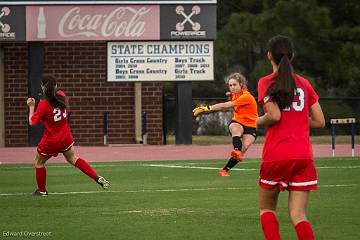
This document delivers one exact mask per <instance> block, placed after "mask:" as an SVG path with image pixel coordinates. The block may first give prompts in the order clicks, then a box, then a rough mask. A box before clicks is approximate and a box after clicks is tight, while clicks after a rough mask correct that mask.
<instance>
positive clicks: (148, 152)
mask: <svg viewBox="0 0 360 240" xmlns="http://www.w3.org/2000/svg"><path fill="white" fill-rule="evenodd" d="M75 150H76V152H77V155H78V156H81V157H82V158H83V159H85V160H87V161H89V162H115V161H116V162H118V161H159V160H207V159H227V158H228V157H229V152H230V151H231V146H230V145H210V146H199V145H176V146H175V145H165V146H153V145H145V146H143V145H134V146H131V145H130V146H129V145H127V146H116V147H106V146H104V147H76V146H75ZM313 150H314V155H315V157H331V156H332V149H331V145H329V144H317V145H313ZM261 151H262V145H261V144H254V145H252V146H251V147H250V149H249V150H248V152H247V153H246V155H245V157H246V158H260V157H261ZM35 152H36V148H35V147H21V148H20V147H19V148H18V147H16V148H13V147H9V148H0V164H12V163H32V162H33V159H34V156H35ZM335 156H343V157H349V156H351V145H350V144H338V145H336V151H335ZM355 157H356V158H359V160H360V144H356V145H355ZM62 162H65V159H64V157H63V156H62V155H61V154H59V156H58V157H56V158H52V159H50V160H49V161H48V163H62Z"/></svg>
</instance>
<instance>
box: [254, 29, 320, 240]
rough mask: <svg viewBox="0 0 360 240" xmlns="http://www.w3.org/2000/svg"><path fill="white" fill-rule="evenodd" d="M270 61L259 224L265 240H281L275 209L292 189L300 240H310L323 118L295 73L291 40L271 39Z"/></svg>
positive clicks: (263, 90)
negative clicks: (315, 136)
mask: <svg viewBox="0 0 360 240" xmlns="http://www.w3.org/2000/svg"><path fill="white" fill-rule="evenodd" d="M267 57H268V59H269V60H270V62H271V64H272V66H273V73H272V74H270V75H267V76H265V77H263V78H261V79H260V80H259V82H258V102H259V103H260V104H261V105H263V109H264V112H265V114H264V115H263V116H261V117H259V118H258V119H257V122H256V126H257V128H263V127H268V130H267V132H266V139H265V143H264V147H263V153H262V164H261V169H260V177H259V186H260V188H259V201H260V203H259V205H260V222H261V225H262V229H263V232H264V235H265V238H266V239H280V234H279V224H278V221H277V218H276V206H277V201H278V197H279V192H280V190H284V189H287V190H288V191H289V198H288V211H289V215H290V218H291V221H292V223H293V225H294V227H295V230H296V233H297V236H298V239H307V240H311V239H314V232H313V230H312V226H311V224H310V223H309V221H308V219H307V218H306V207H307V203H308V199H309V193H310V190H314V189H316V188H317V174H316V169H315V166H314V161H313V153H312V147H311V143H310V138H309V132H310V128H322V127H324V126H325V120H324V115H323V113H322V110H321V106H320V104H319V102H318V95H317V94H316V92H315V91H314V89H313V88H312V86H311V84H310V83H309V82H308V81H307V80H306V79H304V78H303V77H301V76H299V75H297V74H295V73H294V71H293V68H292V64H291V61H292V59H293V57H294V50H293V45H292V42H291V41H290V39H289V38H287V37H285V36H280V35H279V36H275V37H273V38H271V39H270V41H269V51H268V53H267ZM309 117H310V118H309Z"/></svg>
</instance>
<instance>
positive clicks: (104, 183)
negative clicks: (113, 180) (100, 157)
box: [95, 176, 110, 189]
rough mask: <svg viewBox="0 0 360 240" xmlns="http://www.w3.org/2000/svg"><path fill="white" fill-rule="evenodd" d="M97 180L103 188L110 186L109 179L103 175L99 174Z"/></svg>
mask: <svg viewBox="0 0 360 240" xmlns="http://www.w3.org/2000/svg"><path fill="white" fill-rule="evenodd" d="M95 181H96V182H97V183H98V184H99V185H100V186H101V187H102V188H103V189H108V188H109V187H110V183H109V181H107V180H106V179H105V178H103V177H102V176H97V177H96V179H95Z"/></svg>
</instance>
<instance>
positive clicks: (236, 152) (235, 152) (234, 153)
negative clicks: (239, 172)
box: [230, 149, 243, 162]
mask: <svg viewBox="0 0 360 240" xmlns="http://www.w3.org/2000/svg"><path fill="white" fill-rule="evenodd" d="M230 155H231V157H233V158H234V159H236V160H238V161H239V162H240V161H242V160H243V155H242V153H241V151H239V150H237V149H234V150H232V151H231V153H230Z"/></svg>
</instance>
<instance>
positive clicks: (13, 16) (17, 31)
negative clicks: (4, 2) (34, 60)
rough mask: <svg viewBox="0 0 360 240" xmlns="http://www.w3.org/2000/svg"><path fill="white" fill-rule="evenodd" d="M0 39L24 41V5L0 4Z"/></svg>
mask: <svg viewBox="0 0 360 240" xmlns="http://www.w3.org/2000/svg"><path fill="white" fill-rule="evenodd" d="M0 41H25V7H23V6H1V5H0Z"/></svg>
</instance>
